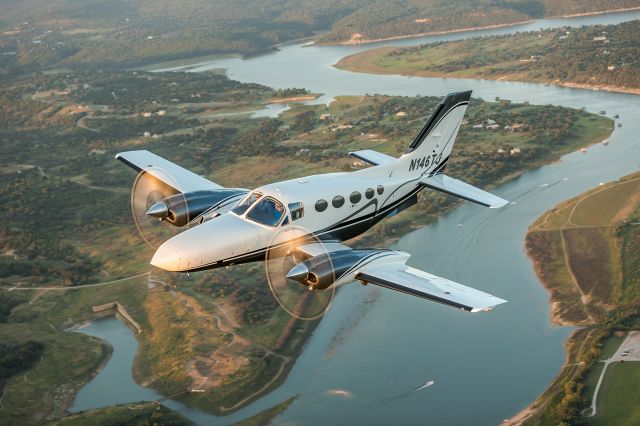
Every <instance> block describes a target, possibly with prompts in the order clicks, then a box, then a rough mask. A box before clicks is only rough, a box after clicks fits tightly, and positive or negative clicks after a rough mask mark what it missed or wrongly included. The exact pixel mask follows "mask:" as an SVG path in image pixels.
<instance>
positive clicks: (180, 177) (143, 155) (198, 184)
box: [116, 150, 223, 192]
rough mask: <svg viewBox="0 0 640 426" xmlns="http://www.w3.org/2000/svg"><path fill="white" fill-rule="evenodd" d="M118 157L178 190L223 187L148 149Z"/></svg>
mask: <svg viewBox="0 0 640 426" xmlns="http://www.w3.org/2000/svg"><path fill="white" fill-rule="evenodd" d="M116 158H117V159H118V160H120V161H122V162H123V163H125V164H126V165H128V166H129V167H131V168H133V169H134V170H136V171H138V172H146V173H149V174H150V175H152V176H153V177H155V178H156V179H159V180H160V181H162V182H164V183H165V184H167V185H169V186H171V187H172V188H174V189H176V190H177V191H178V192H191V191H199V190H205V189H220V188H223V187H222V186H220V185H218V184H217V183H214V182H211V181H210V180H208V179H205V178H203V177H202V176H199V175H197V174H195V173H193V172H192V171H189V170H187V169H185V168H184V167H180V166H178V165H177V164H174V163H172V162H171V161H169V160H165V159H164V158H162V157H160V156H158V155H156V154H154V153H152V152H149V151H147V150H139V151H126V152H121V153H119V154H116Z"/></svg>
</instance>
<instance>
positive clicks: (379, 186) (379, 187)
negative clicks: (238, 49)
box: [378, 185, 384, 195]
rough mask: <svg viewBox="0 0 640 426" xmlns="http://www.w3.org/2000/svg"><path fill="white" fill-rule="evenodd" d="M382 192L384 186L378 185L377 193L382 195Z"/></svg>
mask: <svg viewBox="0 0 640 426" xmlns="http://www.w3.org/2000/svg"><path fill="white" fill-rule="evenodd" d="M383 192H384V186H382V185H378V195H382V193H383Z"/></svg>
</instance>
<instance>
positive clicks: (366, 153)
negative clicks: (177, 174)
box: [349, 149, 397, 166]
mask: <svg viewBox="0 0 640 426" xmlns="http://www.w3.org/2000/svg"><path fill="white" fill-rule="evenodd" d="M349 155H351V156H353V157H356V158H358V159H360V160H362V161H364V162H366V163H369V164H372V165H374V166H379V165H381V164H389V163H393V162H394V161H396V160H397V158H394V157H392V156H390V155H387V154H383V153H381V152H378V151H374V150H372V149H363V150H361V151H353V152H350V153H349Z"/></svg>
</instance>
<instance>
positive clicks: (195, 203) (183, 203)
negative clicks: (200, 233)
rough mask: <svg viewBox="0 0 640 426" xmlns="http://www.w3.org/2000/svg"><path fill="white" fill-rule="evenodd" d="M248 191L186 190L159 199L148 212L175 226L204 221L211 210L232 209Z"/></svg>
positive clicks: (220, 211) (222, 189)
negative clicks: (196, 220)
mask: <svg viewBox="0 0 640 426" xmlns="http://www.w3.org/2000/svg"><path fill="white" fill-rule="evenodd" d="M247 192H249V191H248V190H246V189H235V188H231V189H228V188H221V189H213V190H203V191H193V192H185V193H182V194H176V195H172V196H170V197H167V198H164V199H162V200H161V201H158V202H157V203H155V204H154V205H152V206H151V207H150V208H149V210H147V214H148V215H150V216H153V217H157V218H158V219H161V220H166V221H167V222H169V223H170V224H172V225H174V226H184V225H186V224H187V223H189V222H191V221H193V220H195V219H198V218H200V219H202V221H204V215H205V214H207V215H208V214H209V213H210V212H211V213H214V212H217V213H224V212H226V211H228V210H230V209H232V208H233V207H234V206H235V205H236V204H237V203H238V201H240V199H242V197H244V196H245V194H247ZM212 216H214V215H212Z"/></svg>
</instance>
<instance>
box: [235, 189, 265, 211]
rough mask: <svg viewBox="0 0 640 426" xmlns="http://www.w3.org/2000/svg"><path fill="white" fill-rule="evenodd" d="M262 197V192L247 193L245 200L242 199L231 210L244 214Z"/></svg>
mask: <svg viewBox="0 0 640 426" xmlns="http://www.w3.org/2000/svg"><path fill="white" fill-rule="evenodd" d="M260 197H262V194H261V193H259V192H252V193H251V194H249V195H247V196H246V197H245V199H244V200H242V201H240V204H238V205H237V206H235V207H234V208H233V210H231V211H232V212H234V213H235V214H237V215H238V216H241V215H243V214H244V212H246V211H247V210H249V207H251V206H252V205H253V204H254V203H255V202H256V201H258V199H259V198H260Z"/></svg>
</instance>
